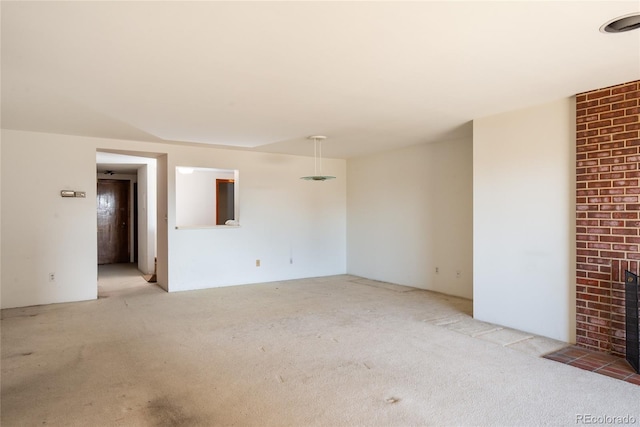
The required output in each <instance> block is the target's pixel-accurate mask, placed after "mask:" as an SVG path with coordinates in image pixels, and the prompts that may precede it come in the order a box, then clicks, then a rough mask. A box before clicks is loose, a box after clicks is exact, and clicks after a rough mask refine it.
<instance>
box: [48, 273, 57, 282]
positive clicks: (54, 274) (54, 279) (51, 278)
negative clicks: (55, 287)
mask: <svg viewBox="0 0 640 427" xmlns="http://www.w3.org/2000/svg"><path fill="white" fill-rule="evenodd" d="M49 281H50V282H55V281H56V273H49Z"/></svg>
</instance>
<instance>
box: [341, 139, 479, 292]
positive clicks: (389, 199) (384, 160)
mask: <svg viewBox="0 0 640 427" xmlns="http://www.w3.org/2000/svg"><path fill="white" fill-rule="evenodd" d="M471 169H472V146H471V139H459V140H453V141H444V142H439V143H435V144H423V145H418V146H413V147H408V148H404V149H400V150H394V151H388V152H384V153H380V154H376V155H373V156H368V157H361V158H355V159H349V160H348V173H349V175H348V176H349V178H348V204H347V206H348V209H347V210H348V238H347V242H348V245H347V246H348V272H349V273H350V274H354V275H358V276H363V277H367V278H371V279H375V280H383V281H388V282H392V283H398V284H401V285H407V286H413V287H418V288H423V289H430V290H434V291H438V292H443V293H446V294H450V295H457V296H462V297H465V298H471V296H472V292H473V291H472V286H473V284H472V277H473V272H472V264H473V261H472V243H471V239H472V228H471V227H472V182H471V179H472V170H471ZM436 268H438V272H437V273H436ZM458 271H460V274H459V277H458V274H457V272H458Z"/></svg>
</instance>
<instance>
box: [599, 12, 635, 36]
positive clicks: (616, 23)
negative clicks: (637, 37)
mask: <svg viewBox="0 0 640 427" xmlns="http://www.w3.org/2000/svg"><path fill="white" fill-rule="evenodd" d="M638 28H640V12H634V13H630V14H628V15H624V16H620V17H618V18H615V19H612V20H611V21H609V22H606V23H605V24H604V25H603V26H602V27H600V32H602V33H624V32H626V31H631V30H637V29H638Z"/></svg>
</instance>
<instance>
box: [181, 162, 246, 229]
mask: <svg viewBox="0 0 640 427" xmlns="http://www.w3.org/2000/svg"><path fill="white" fill-rule="evenodd" d="M238 225H239V218H238V170H236V169H215V168H196V167H188V166H178V167H176V227H177V228H206V227H218V226H219V227H233V226H238Z"/></svg>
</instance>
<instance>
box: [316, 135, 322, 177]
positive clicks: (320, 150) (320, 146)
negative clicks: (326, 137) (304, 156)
mask: <svg viewBox="0 0 640 427" xmlns="http://www.w3.org/2000/svg"><path fill="white" fill-rule="evenodd" d="M318 153H319V155H320V175H322V140H320V144H318ZM316 175H317V174H316Z"/></svg>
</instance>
